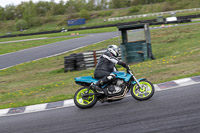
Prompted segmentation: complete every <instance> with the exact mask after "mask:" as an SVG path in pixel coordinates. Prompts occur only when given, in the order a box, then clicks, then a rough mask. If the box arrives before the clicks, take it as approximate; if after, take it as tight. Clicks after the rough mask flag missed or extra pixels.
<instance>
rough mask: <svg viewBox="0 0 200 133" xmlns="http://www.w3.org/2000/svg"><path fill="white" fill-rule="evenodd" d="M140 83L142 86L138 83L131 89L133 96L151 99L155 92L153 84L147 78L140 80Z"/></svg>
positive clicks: (140, 98) (141, 99) (139, 98)
mask: <svg viewBox="0 0 200 133" xmlns="http://www.w3.org/2000/svg"><path fill="white" fill-rule="evenodd" d="M140 85H141V86H142V88H140V87H139V86H138V85H137V84H135V85H134V86H133V88H132V89H131V95H132V97H133V98H135V99H136V100H139V101H143V100H148V99H150V98H151V97H152V96H153V94H154V92H155V89H154V86H153V84H152V83H151V82H149V81H147V80H143V81H140Z"/></svg>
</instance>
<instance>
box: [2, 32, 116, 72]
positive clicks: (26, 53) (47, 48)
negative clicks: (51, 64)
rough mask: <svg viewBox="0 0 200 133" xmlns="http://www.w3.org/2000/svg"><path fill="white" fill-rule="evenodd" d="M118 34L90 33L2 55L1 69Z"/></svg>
mask: <svg viewBox="0 0 200 133" xmlns="http://www.w3.org/2000/svg"><path fill="white" fill-rule="evenodd" d="M116 36H118V35H117V32H108V33H99V34H93V35H89V36H86V37H81V38H76V39H70V40H65V41H61V42H57V43H53V44H48V45H43V46H39V47H34V48H29V49H25V50H20V51H17V52H13V53H8V54H4V55H0V69H5V68H7V67H11V66H14V65H17V64H21V63H24V62H28V61H33V60H38V59H41V58H45V57H50V56H55V55H58V54H61V53H65V52H67V51H70V50H74V49H77V48H80V47H84V46H87V45H90V44H94V43H97V42H101V41H104V40H107V39H110V38H113V37H116Z"/></svg>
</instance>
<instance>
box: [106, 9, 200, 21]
mask: <svg viewBox="0 0 200 133" xmlns="http://www.w3.org/2000/svg"><path fill="white" fill-rule="evenodd" d="M192 11H200V8H192V9H184V10H175V11H168V12H159V13H148V14H141V15H132V16H124V17H115V18H109V19H108V21H117V20H125V19H132V18H142V17H151V16H162V15H168V14H171V13H172V12H175V13H183V12H192Z"/></svg>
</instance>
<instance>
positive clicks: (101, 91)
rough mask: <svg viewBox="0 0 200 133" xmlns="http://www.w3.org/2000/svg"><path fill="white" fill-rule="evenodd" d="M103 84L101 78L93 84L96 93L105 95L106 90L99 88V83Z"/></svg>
mask: <svg viewBox="0 0 200 133" xmlns="http://www.w3.org/2000/svg"><path fill="white" fill-rule="evenodd" d="M103 84H104V82H103V80H101V79H100V80H99V81H98V82H97V83H96V84H94V85H93V88H94V89H95V90H96V91H97V92H98V93H101V94H105V95H107V91H106V90H105V89H103V88H101V85H103Z"/></svg>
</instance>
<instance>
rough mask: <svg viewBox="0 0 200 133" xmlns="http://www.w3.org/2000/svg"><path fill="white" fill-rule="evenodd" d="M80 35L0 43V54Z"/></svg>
mask: <svg viewBox="0 0 200 133" xmlns="http://www.w3.org/2000/svg"><path fill="white" fill-rule="evenodd" d="M78 37H81V36H74V37H62V38H49V39H44V40H33V41H23V42H12V43H5V44H0V55H1V54H6V53H10V52H16V51H19V50H23V49H27V48H32V47H36V46H41V45H46V44H51V43H56V42H60V41H64V40H69V39H74V38H78Z"/></svg>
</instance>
